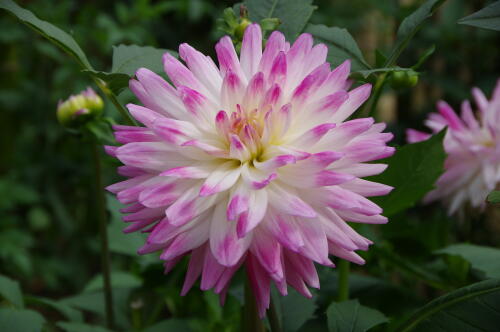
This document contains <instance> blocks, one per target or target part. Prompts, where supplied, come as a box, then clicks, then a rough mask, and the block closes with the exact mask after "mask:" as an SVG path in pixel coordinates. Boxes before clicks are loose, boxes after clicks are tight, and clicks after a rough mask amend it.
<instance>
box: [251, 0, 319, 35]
mask: <svg viewBox="0 0 500 332" xmlns="http://www.w3.org/2000/svg"><path fill="white" fill-rule="evenodd" d="M244 4H245V6H246V7H247V8H248V13H249V16H250V20H252V21H254V22H259V21H260V20H262V19H264V18H271V17H276V18H279V19H280V21H281V24H280V26H279V30H280V31H282V32H283V33H284V34H285V36H286V38H287V39H288V40H289V41H293V40H294V39H295V38H296V37H297V36H298V34H299V33H300V32H302V30H304V27H305V26H306V24H307V22H308V21H309V18H310V17H311V15H312V13H313V11H314V9H315V7H314V6H312V5H311V4H312V0H246V1H245V2H244Z"/></svg>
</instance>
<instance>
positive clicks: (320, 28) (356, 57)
mask: <svg viewBox="0 0 500 332" xmlns="http://www.w3.org/2000/svg"><path fill="white" fill-rule="evenodd" d="M305 32H308V33H310V34H312V35H313V36H314V38H315V40H316V41H317V42H320V43H324V44H325V45H326V46H328V61H329V62H330V63H331V64H332V65H335V66H336V65H339V64H341V63H342V62H344V61H345V60H347V59H350V60H351V66H352V70H353V71H359V70H369V69H370V65H368V63H367V62H366V60H365V59H364V57H363V53H361V50H360V49H359V47H358V44H357V43H356V41H355V40H354V38H352V36H351V34H350V33H349V32H348V31H347V30H346V29H341V28H336V27H327V26H325V25H321V24H309V25H308V26H307V27H306V30H305Z"/></svg>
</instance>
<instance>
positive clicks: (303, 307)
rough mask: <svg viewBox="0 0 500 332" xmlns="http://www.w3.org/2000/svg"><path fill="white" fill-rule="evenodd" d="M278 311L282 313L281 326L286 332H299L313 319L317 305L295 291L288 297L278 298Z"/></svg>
mask: <svg viewBox="0 0 500 332" xmlns="http://www.w3.org/2000/svg"><path fill="white" fill-rule="evenodd" d="M276 298H277V299H279V301H276V302H275V303H276V304H279V306H280V307H279V308H277V310H278V311H279V312H280V313H281V314H280V316H281V326H282V329H283V331H284V332H293V331H297V330H298V329H299V328H300V327H301V326H302V325H304V323H305V322H306V321H308V320H310V319H311V318H313V315H314V311H315V310H316V304H315V303H314V301H313V300H311V299H308V298H306V297H304V296H302V295H300V294H299V293H298V292H296V291H295V290H293V289H290V290H289V291H288V295H287V296H278V297H276Z"/></svg>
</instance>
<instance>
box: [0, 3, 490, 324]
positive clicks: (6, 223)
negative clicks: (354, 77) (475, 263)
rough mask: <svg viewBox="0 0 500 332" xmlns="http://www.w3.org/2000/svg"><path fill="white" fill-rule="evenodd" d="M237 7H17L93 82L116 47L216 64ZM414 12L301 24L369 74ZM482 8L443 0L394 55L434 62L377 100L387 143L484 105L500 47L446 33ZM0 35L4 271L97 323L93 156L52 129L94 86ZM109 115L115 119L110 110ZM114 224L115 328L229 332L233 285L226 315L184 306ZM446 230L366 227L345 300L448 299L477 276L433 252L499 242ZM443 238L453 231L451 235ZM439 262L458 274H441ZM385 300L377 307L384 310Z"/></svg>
mask: <svg viewBox="0 0 500 332" xmlns="http://www.w3.org/2000/svg"><path fill="white" fill-rule="evenodd" d="M234 3H235V2H233V1H208V0H171V1H150V0H138V1H95V0H88V1H68V0H66V1H49V0H44V1H19V4H20V5H22V6H24V7H26V8H28V9H30V10H31V11H33V12H34V13H35V14H36V15H37V16H39V17H40V18H42V19H45V20H47V21H50V22H52V23H53V24H55V25H57V26H59V27H61V28H62V29H63V30H65V31H69V32H71V33H72V34H73V36H74V38H75V39H76V40H77V41H78V43H79V44H80V45H81V47H82V49H84V50H85V51H86V53H87V55H88V57H89V60H90V61H91V63H92V64H93V65H94V66H95V67H96V68H99V69H102V70H106V69H109V68H110V66H111V48H112V46H113V45H117V44H137V45H151V46H154V47H159V48H166V49H173V50H176V49H177V47H178V45H179V44H180V43H182V42H188V43H190V44H191V45H193V46H194V47H196V48H198V49H200V50H201V51H202V52H204V53H207V54H210V55H213V54H214V49H213V46H214V43H215V42H216V40H217V39H218V38H219V37H220V36H221V32H219V31H217V29H216V25H215V20H216V19H217V18H218V17H220V16H221V14H222V11H223V9H224V8H226V7H230V6H232V5H233V4H234ZM420 3H422V1H412V0H404V1H403V0H401V1H394V0H391V1H369V0H335V1H326V0H322V1H319V0H317V1H314V4H315V5H317V6H318V8H319V9H318V10H317V11H316V12H315V13H314V15H313V17H312V19H311V22H312V23H320V24H326V25H330V26H339V27H345V28H347V29H348V30H349V31H350V32H351V34H353V36H354V37H355V39H356V40H357V41H358V43H359V45H360V47H361V49H362V51H363V53H364V54H365V57H366V59H368V61H369V62H371V63H373V62H374V60H375V59H374V51H375V49H379V50H380V51H382V52H384V51H387V50H388V49H389V48H390V46H391V44H392V42H393V40H394V35H395V31H396V29H397V26H398V24H399V22H400V21H401V19H402V18H404V17H405V16H407V15H408V14H409V13H410V12H411V11H413V10H414V9H415V7H416V6H418V5H419V4H420ZM487 3H488V2H487V1H479V0H478V1H466V0H450V1H448V2H447V3H446V4H445V5H444V6H443V7H442V8H441V9H440V10H439V12H438V13H437V14H436V15H435V16H434V17H433V18H432V19H431V20H430V21H429V22H428V23H427V24H426V25H425V27H424V28H423V29H422V30H421V31H420V32H419V33H418V34H417V35H416V37H415V38H414V39H413V40H412V42H411V43H410V46H409V48H408V49H407V50H406V51H405V52H404V54H403V56H402V57H401V60H400V63H398V65H400V66H402V67H405V66H411V65H413V64H414V63H416V62H417V60H418V57H419V55H420V54H422V52H424V51H425V50H426V49H427V48H429V47H430V46H431V45H433V44H434V45H436V51H435V53H434V54H433V55H432V56H431V58H430V59H429V60H428V61H427V62H426V63H425V64H424V65H423V67H422V68H421V69H420V70H421V72H422V75H421V77H420V81H419V84H418V85H417V86H416V87H415V88H413V89H408V90H401V91H394V90H391V89H390V88H387V89H386V90H385V92H384V95H383V97H382V99H381V104H380V113H379V114H380V115H379V116H380V118H381V119H382V120H385V121H387V122H388V123H389V130H391V131H393V132H394V133H395V134H396V139H395V143H396V144H403V143H404V129H405V128H408V127H413V128H419V129H421V128H423V127H422V120H423V119H424V117H425V115H426V113H428V112H429V111H433V110H434V104H435V102H436V101H437V100H438V99H440V98H443V99H445V100H447V101H448V102H449V103H450V104H451V105H453V106H454V107H458V106H459V104H460V102H461V101H462V100H463V99H465V98H469V96H470V88H471V87H472V86H479V87H481V88H482V89H484V91H485V92H486V93H487V94H488V95H489V94H490V92H491V90H492V87H493V85H494V83H495V81H496V80H497V79H498V77H499V76H500V75H499V73H500V61H498V59H500V48H499V47H498V45H500V35H499V34H498V33H495V32H492V31H486V30H482V29H475V28H470V27H465V26H460V25H457V24H456V21H457V20H458V19H459V18H461V17H463V16H466V15H468V14H470V13H472V12H474V11H476V10H478V9H480V8H482V7H484V6H485V5H486V4H487ZM0 31H1V33H0V49H1V50H2V51H1V52H0V58H1V62H0V76H1V80H0V105H1V111H0V149H1V153H0V216H1V221H0V273H1V274H4V275H8V276H10V277H12V278H14V279H16V280H19V281H20V283H21V286H22V288H23V291H24V293H26V294H31V295H36V296H43V297H48V298H54V299H62V298H64V299H67V301H69V302H71V301H76V302H78V301H79V302H78V303H79V306H80V307H85V303H87V308H86V309H87V311H88V312H90V314H89V317H88V319H89V320H90V321H95V322H99V321H100V319H101V318H100V316H99V309H96V308H93V302H92V301H99V300H100V298H99V297H97V299H94V300H92V294H99V293H98V292H97V293H95V292H94V293H92V292H90V291H88V290H89V288H88V287H89V286H88V282H89V280H91V279H92V278H93V277H94V276H95V275H96V274H98V273H99V270H100V264H99V263H100V260H99V241H98V232H97V230H98V225H97V223H96V216H95V212H94V208H93V207H94V198H93V197H92V194H91V193H92V167H91V151H90V150H89V148H88V147H87V146H86V145H85V144H84V143H83V142H82V140H81V137H78V136H77V135H74V134H70V133H68V132H66V131H65V130H64V129H63V128H61V127H60V126H59V125H58V123H57V121H56V117H55V110H56V107H57V102H58V100H59V99H65V98H67V97H68V96H69V95H70V94H72V93H77V92H79V91H81V90H83V89H84V88H85V87H86V86H87V85H91V84H92V81H91V80H90V78H88V77H87V76H86V75H85V74H83V73H81V72H80V71H79V68H78V66H77V65H76V63H74V62H73V61H72V60H71V59H70V58H69V57H67V56H66V55H65V54H63V53H62V52H61V51H60V50H59V49H57V48H56V47H55V46H53V45H51V44H50V43H48V42H47V41H46V40H44V39H42V38H41V37H39V36H38V35H37V34H35V33H34V32H33V31H30V30H29V29H28V28H26V27H25V26H23V25H21V24H19V23H18V22H17V21H16V20H15V19H14V18H13V17H11V16H9V15H7V14H6V13H5V12H1V13H0ZM119 98H120V100H122V101H127V100H130V99H131V98H132V96H131V94H130V93H129V92H124V93H122V95H121V96H120V97H119ZM105 112H106V114H107V115H108V116H110V117H113V118H115V120H116V121H118V122H120V121H121V119H120V117H119V115H118V114H117V112H116V111H115V110H114V108H113V106H112V105H111V104H108V105H107V106H106V110H105ZM106 163H107V165H108V166H109V167H106V169H105V171H106V177H105V184H106V185H107V184H111V183H113V182H116V180H118V177H117V176H116V175H115V171H114V166H116V164H114V162H113V161H112V160H111V158H109V159H106ZM110 206H111V209H115V210H116V207H117V203H116V202H115V201H113V200H111V199H110ZM492 213H493V212H492ZM118 219H119V215H118V214H114V215H113V221H112V224H111V226H110V232H111V237H112V238H111V242H112V250H113V257H112V260H113V266H114V269H115V271H122V272H123V275H126V276H123V275H121V277H122V279H123V283H124V286H123V285H122V286H123V287H122V288H121V290H117V291H116V292H115V300H116V301H121V302H120V307H119V310H121V312H120V314H119V315H120V316H119V319H122V320H125V321H124V322H120V327H121V328H124V329H125V328H128V327H129V326H130V325H134V326H147V325H148V324H151V323H152V322H154V321H158V320H161V318H168V317H172V316H173V317H177V318H189V317H196V320H194V323H193V322H191V323H190V324H191V326H198V327H199V328H200V330H203V327H206V328H209V329H211V330H213V331H222V330H235V329H234V327H235V326H236V328H237V326H238V324H235V322H237V321H238V319H239V314H240V313H239V310H240V309H239V304H238V297H239V296H240V295H241V294H239V293H238V292H239V291H240V290H241V289H239V288H237V287H235V289H234V290H233V291H232V293H231V294H232V295H231V296H230V298H229V300H228V301H229V303H228V305H226V307H225V308H224V309H221V308H219V306H218V303H217V301H218V300H217V298H216V297H215V295H213V294H211V293H205V294H202V293H201V292H200V291H197V290H194V291H192V292H191V293H190V295H188V296H187V297H186V298H184V299H183V298H180V296H179V295H178V293H179V287H180V286H181V284H182V281H181V280H182V278H183V273H184V272H183V269H182V268H177V269H175V270H174V271H175V272H173V273H172V274H171V275H169V276H164V275H163V274H162V266H161V264H160V263H159V262H158V261H157V260H155V259H152V258H148V257H135V255H134V251H135V249H137V247H138V246H139V244H140V243H141V241H142V239H141V236H140V235H127V236H125V235H122V234H121V232H120V228H121V227H122V225H121V224H120V222H119V220H118ZM456 219H457V218H453V219H450V218H448V217H447V216H446V214H445V212H444V210H443V209H442V208H440V207H439V206H437V205H434V206H431V208H429V209H413V210H411V211H409V213H407V214H405V216H404V217H403V216H396V217H395V218H393V220H392V221H391V222H390V223H389V224H388V225H386V226H382V227H370V228H367V230H366V232H368V233H369V236H371V238H375V239H380V241H379V242H378V243H377V247H376V248H375V249H374V250H372V251H369V252H368V253H367V254H365V255H364V256H365V257H366V258H367V260H368V264H367V266H366V267H364V268H362V269H355V272H356V273H358V274H357V275H355V276H354V277H353V278H354V281H353V285H354V286H353V287H354V288H353V292H354V293H353V294H354V296H356V294H358V295H359V297H360V300H361V301H362V302H363V303H366V304H367V305H370V306H372V307H375V308H377V309H379V310H381V311H382V312H384V313H385V314H387V315H389V316H394V315H405V314H406V313H407V312H409V311H410V310H411V309H412V308H413V307H415V306H416V305H420V304H422V303H425V302H426V301H427V300H428V299H429V298H432V297H434V296H435V295H437V294H439V293H440V291H439V290H436V288H430V287H429V280H427V281H426V280H425V278H426V277H427V279H429V274H426V273H431V274H430V275H431V276H432V277H434V276H439V278H440V279H439V280H440V282H443V283H444V284H446V283H447V282H449V283H451V284H448V286H450V287H453V286H459V285H461V284H463V283H464V282H465V279H467V278H474V276H470V275H465V276H462V277H461V278H462V279H460V278H459V277H457V275H458V274H459V273H460V271H462V270H463V265H464V264H465V262H461V261H458V262H452V263H450V262H448V261H446V260H445V259H444V258H442V257H436V256H435V255H433V254H432V252H433V251H434V250H436V249H438V248H441V247H443V246H444V245H446V244H447V243H449V242H450V241H451V239H450V237H454V236H455V237H461V236H466V235H464V234H470V233H473V234H474V236H475V237H477V238H479V239H480V240H481V241H483V242H484V243H485V244H495V243H498V242H497V241H498V238H495V232H496V234H498V232H499V231H498V229H496V228H498V227H499V226H498V225H496V226H495V225H490V224H488V218H479V217H476V219H481V221H480V222H479V223H475V224H474V225H473V226H471V225H469V224H468V225H463V224H460V223H457V220H456ZM490 219H491V218H490ZM495 227H496V228H495ZM452 228H458V230H454V231H453V232H451V231H450V230H451V229H452ZM473 228H475V229H473ZM491 230H493V232H492V231H491ZM451 234H456V235H451ZM496 236H498V235H496ZM395 248H397V249H395ZM394 255H397V256H394ZM395 257H396V258H395ZM401 258H402V259H404V260H408V261H409V262H410V265H411V264H415V265H417V266H419V267H420V268H422V269H424V272H422V271H420V272H421V273H423V274H424V277H422V279H423V281H415V279H414V274H415V273H417V274H418V272H419V271H417V272H415V271H412V269H413V268H414V267H415V266H410V267H409V268H408V269H410V272H408V271H404V269H401V268H400V267H399V268H398V267H395V265H398V264H394V260H395V259H396V260H397V259H401ZM423 262H425V264H424V263H423ZM449 264H452V265H453V266H454V267H455V268H456V269H457V271H458V272H457V271H452V272H450V266H451V265H449ZM417 270H418V269H417ZM428 271H431V272H428ZM456 273H458V274H456ZM448 274H449V275H448ZM368 275H370V277H368ZM451 276H453V277H451ZM322 278H323V279H324V280H323V281H325V283H324V288H323V291H322V293H321V296H318V297H317V303H318V305H319V308H321V307H322V306H323V307H324V306H325V305H326V304H327V303H328V301H329V299H328V297H329V296H330V295H329V294H332V293H329V291H328V290H329V289H330V290H331V291H332V292H333V291H334V290H332V289H331V288H332V287H334V285H335V282H334V280H335V278H336V276H335V273H334V272H331V271H330V272H327V271H323V270H322ZM356 278H357V279H356ZM122 279H120V280H122ZM431 279H432V278H431ZM235 284H236V285H238V281H236V283H235ZM86 285H87V292H84V293H83V295H79V296H80V298H76V299H75V297H74V294H79V293H80V292H81V291H82V290H83V289H84V288H85V287H86ZM118 288H119V287H118ZM90 289H92V287H90ZM94 290H96V289H94ZM97 291H99V289H98V287H97ZM122 293H123V294H122ZM382 293H383V294H385V295H384V296H385V299H384V301H381V300H380V294H382ZM387 294H392V295H393V296H387ZM82 296H87V298H83V299H82V298H81V297H82ZM117 298H118V299H117ZM200 299H203V301H200ZM85 301H88V302H85ZM82 303H83V304H82ZM40 310H42V311H45V310H46V311H47V312H46V313H47V314H48V315H49V316H50V315H52V316H53V318H54V319H56V320H57V319H59V318H60V314H58V313H56V312H52V311H50V310H48V309H46V308H45V309H44V308H41V309H40ZM318 310H319V309H318ZM207 324H208V325H207Z"/></svg>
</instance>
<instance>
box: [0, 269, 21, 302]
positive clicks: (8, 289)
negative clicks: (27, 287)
mask: <svg viewBox="0 0 500 332" xmlns="http://www.w3.org/2000/svg"><path fill="white" fill-rule="evenodd" d="M0 296H1V297H3V298H4V299H6V300H7V301H8V302H10V303H12V304H13V305H15V306H16V307H18V308H23V307H24V301H23V294H22V293H21V288H20V287H19V282H17V281H16V280H12V279H10V278H7V277H5V276H3V275H0Z"/></svg>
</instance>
